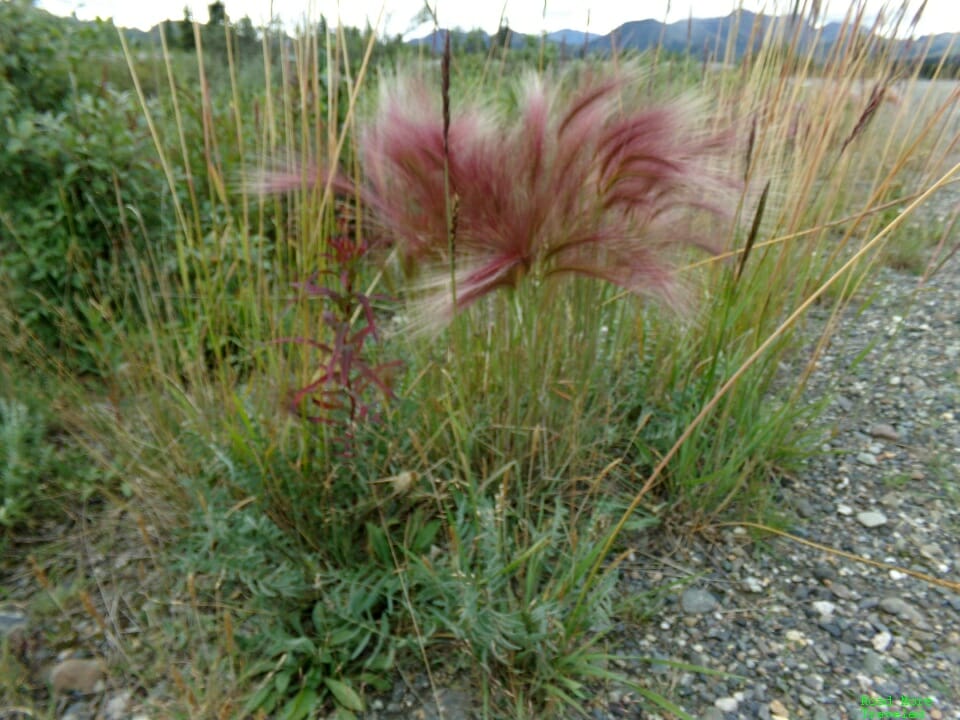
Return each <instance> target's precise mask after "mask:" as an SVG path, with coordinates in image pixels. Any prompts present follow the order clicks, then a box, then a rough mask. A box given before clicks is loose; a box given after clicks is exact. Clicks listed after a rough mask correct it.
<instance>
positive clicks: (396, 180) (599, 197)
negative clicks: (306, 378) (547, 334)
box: [263, 71, 736, 325]
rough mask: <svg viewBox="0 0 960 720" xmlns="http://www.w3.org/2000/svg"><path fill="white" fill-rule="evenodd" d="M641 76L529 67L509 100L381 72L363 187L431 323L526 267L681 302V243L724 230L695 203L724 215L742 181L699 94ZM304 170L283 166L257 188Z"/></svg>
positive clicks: (274, 186) (706, 239)
mask: <svg viewBox="0 0 960 720" xmlns="http://www.w3.org/2000/svg"><path fill="white" fill-rule="evenodd" d="M637 80H638V78H637V77H635V76H633V75H631V73H629V72H627V71H622V72H620V73H619V74H617V75H615V76H614V75H609V76H607V75H604V74H599V73H595V74H589V73H588V74H584V75H583V76H582V77H580V78H576V79H574V80H573V82H572V85H573V87H568V85H570V84H571V83H570V82H564V81H562V80H558V79H555V78H550V77H543V76H537V75H530V76H528V77H526V78H525V79H524V80H523V81H522V83H521V84H520V86H519V89H518V91H517V110H516V114H515V115H514V114H513V113H507V112H504V111H501V110H498V109H497V108H495V107H493V106H492V105H490V104H484V103H482V102H479V101H471V102H467V103H463V104H460V105H459V106H457V107H455V108H453V110H448V108H447V107H446V106H444V107H443V108H442V109H441V106H440V101H441V95H443V93H438V92H437V91H436V90H435V89H433V88H431V87H430V86H429V85H428V84H427V83H426V82H425V81H424V79H423V78H422V77H418V76H410V75H402V74H401V75H397V76H395V77H393V78H391V79H389V80H387V81H384V82H383V84H382V86H381V88H380V96H379V103H378V105H377V108H376V110H375V112H374V113H373V115H372V117H370V119H369V120H368V121H367V122H366V123H365V124H364V125H363V126H362V127H361V129H360V133H359V147H360V153H361V158H362V161H363V169H364V181H363V184H362V186H361V192H360V198H361V200H362V202H363V203H364V204H365V205H366V206H367V208H368V209H369V210H370V212H371V214H372V216H373V220H374V223H373V224H374V228H375V229H374V232H375V233H376V234H377V235H378V236H379V239H380V240H381V241H383V242H385V243H390V244H394V245H395V246H396V247H397V248H398V249H399V251H400V253H401V255H402V257H403V258H404V259H405V260H406V262H407V264H408V266H414V267H416V268H417V269H418V270H419V271H420V272H421V277H420V283H419V285H418V287H419V289H420V290H421V291H423V292H422V295H421V296H420V298H419V300H420V302H419V306H420V309H421V310H422V311H423V313H424V316H423V320H424V321H425V322H426V323H427V324H433V325H440V324H443V323H445V322H447V321H449V319H450V318H451V317H452V316H453V315H454V314H455V312H457V311H461V310H463V309H465V308H467V307H468V306H470V305H472V304H473V303H475V302H476V301H478V300H479V299H480V298H483V297H485V296H487V295H489V294H490V293H492V292H494V291H495V290H498V289H500V288H515V287H517V286H518V284H519V283H520V282H521V281H522V280H524V278H528V277H530V278H533V279H534V281H535V282H540V281H542V280H545V279H547V278H549V277H551V276H556V275H565V274H579V275H585V276H589V277H593V278H599V279H601V280H605V281H608V282H610V283H613V284H615V285H617V286H619V287H621V288H623V289H625V290H628V291H630V292H631V293H635V294H637V295H647V296H652V297H655V298H658V299H660V300H663V301H665V302H666V303H667V304H668V305H670V306H672V307H676V308H680V307H683V305H684V294H683V293H682V292H681V291H680V289H679V286H678V283H677V280H676V277H675V274H674V258H675V257H676V254H677V251H678V250H681V249H683V248H684V247H688V246H694V247H698V248H701V249H703V250H706V251H708V252H717V251H719V250H721V249H722V248H723V246H724V243H725V240H726V233H727V230H726V228H724V227H723V226H722V225H720V224H718V223H714V224H712V225H709V226H707V225H704V223H703V222H702V218H703V217H704V216H712V217H713V219H714V220H717V219H724V218H726V216H727V215H728V212H729V208H730V207H732V206H733V204H734V203H733V202H732V200H733V199H734V195H735V191H736V183H735V182H734V181H733V180H732V178H731V176H730V175H729V174H728V173H727V172H725V171H724V169H722V167H721V165H720V164H718V160H719V159H720V158H722V157H724V155H725V151H726V150H727V149H728V148H729V146H730V137H729V135H718V134H710V133H708V132H705V131H704V130H703V128H702V127H701V126H702V123H701V118H700V117H699V116H698V113H699V112H700V111H699V110H698V108H697V107H696V106H695V104H693V103H689V102H687V103H684V102H679V101H678V102H673V103H660V102H657V103H647V104H646V105H645V104H644V103H643V102H642V98H640V97H638V96H637V93H636V92H635V91H636V85H638V84H639V83H637V82H636V81H637ZM448 112H449V113H450V115H449V119H448V117H447V113H448ZM317 177H318V178H321V177H323V175H322V174H318V175H317ZM302 181H303V179H302V177H301V176H299V175H298V173H296V172H294V173H290V174H285V175H284V174H277V175H272V176H269V177H267V178H266V182H264V183H263V187H264V189H267V190H273V191H281V190H287V189H294V188H298V187H301V186H302ZM340 184H341V185H342V186H343V187H346V186H347V185H348V183H346V182H341V183H340ZM451 197H452V198H454V199H455V202H451ZM450 207H455V208H456V211H457V212H456V220H457V222H456V243H455V247H456V253H457V257H456V258H450V257H449V254H450V252H451V250H452V248H453V247H454V245H453V244H452V243H450V237H449V234H450V222H449V210H450ZM451 260H454V261H455V267H456V273H455V276H453V277H451V274H450V272H449V267H450V262H451Z"/></svg>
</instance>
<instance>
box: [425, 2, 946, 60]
mask: <svg viewBox="0 0 960 720" xmlns="http://www.w3.org/2000/svg"><path fill="white" fill-rule="evenodd" d="M798 22H800V23H802V26H801V27H800V28H799V36H798V44H799V50H800V51H802V52H806V51H808V50H810V49H811V48H813V49H814V50H815V51H816V53H817V55H819V56H825V55H826V54H827V53H828V52H829V51H830V50H831V49H832V48H833V46H834V45H835V44H836V43H837V41H838V40H839V38H840V34H841V30H842V28H843V25H842V24H841V23H838V22H833V23H828V24H827V25H825V26H823V27H822V28H817V27H815V26H813V25H811V24H810V23H808V22H807V21H806V20H805V19H799V20H798V19H797V18H796V17H794V16H792V15H780V16H767V15H757V14H755V13H752V12H749V11H746V10H742V11H739V12H734V13H731V14H730V15H727V16H726V17H716V18H703V19H699V18H691V19H689V20H680V21H678V22H673V23H662V22H660V21H658V20H636V21H632V22H627V23H624V24H623V25H621V26H620V27H618V28H616V29H615V30H613V32H610V33H608V34H607V35H602V36H598V35H589V36H588V35H587V34H586V33H583V32H580V31H578V30H558V31H557V32H552V33H548V34H547V36H546V39H547V41H548V42H552V43H556V44H561V43H562V44H564V45H566V46H567V47H568V48H570V51H571V52H576V51H578V50H579V49H581V48H583V47H584V46H586V49H587V52H590V53H597V54H608V53H610V52H611V51H612V50H614V49H616V50H617V51H618V52H623V51H628V50H632V51H643V50H649V49H651V48H654V47H657V46H658V45H659V46H660V47H661V48H662V49H664V50H667V51H672V52H681V53H687V52H689V53H695V54H696V55H699V56H704V55H706V56H709V57H715V58H719V59H722V58H723V56H724V53H725V52H726V49H727V47H728V43H729V42H731V41H732V43H733V45H732V49H733V53H734V56H735V58H736V59H739V58H741V57H743V56H744V55H745V54H746V53H747V51H748V50H749V49H750V44H751V42H752V43H753V46H754V47H753V49H754V50H756V49H758V48H759V46H760V43H761V41H762V39H763V37H764V36H765V35H766V34H767V33H768V31H770V30H771V29H780V30H782V32H783V37H785V38H792V37H793V34H794V32H795V31H796V30H797V28H796V23H798ZM755 25H756V27H755ZM777 25H780V26H782V27H780V28H775V26H777ZM446 32H447V31H446V30H437V31H434V32H432V33H430V34H429V35H427V36H426V37H422V38H418V39H415V40H410V41H408V42H409V44H413V45H423V46H428V47H430V48H432V49H436V50H437V51H439V50H440V49H442V48H443V43H444V39H445V37H446ZM863 32H868V30H864V31H863ZM477 33H480V34H481V35H482V37H483V40H484V42H485V44H486V46H487V47H489V43H490V41H491V39H492V38H493V37H495V36H491V35H489V34H487V33H485V32H483V31H477V30H474V31H471V32H469V33H468V32H467V31H463V30H459V29H457V30H453V31H452V38H451V39H452V41H453V43H454V44H457V45H462V44H463V43H464V42H465V41H466V38H467V36H468V35H471V36H472V37H473V38H476V34H477ZM956 35H957V34H956V33H941V34H938V35H926V36H924V37H921V38H917V39H914V40H913V41H908V40H893V41H890V42H894V43H896V45H897V47H896V48H894V50H898V51H903V52H904V53H905V55H906V56H907V57H916V56H919V55H920V54H922V53H923V52H924V51H926V54H927V56H928V57H939V56H942V55H943V54H944V53H946V52H947V51H948V50H950V48H951V43H953V48H952V50H951V53H952V54H957V53H960V38H956ZM531 40H532V41H535V42H539V41H540V36H537V35H532V36H531V35H523V34H520V33H511V38H510V45H511V47H514V48H517V47H523V46H524V45H526V44H527V43H528V42H530V41H531ZM928 45H929V49H927V48H928Z"/></svg>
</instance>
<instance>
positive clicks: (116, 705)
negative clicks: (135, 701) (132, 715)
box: [103, 690, 133, 720]
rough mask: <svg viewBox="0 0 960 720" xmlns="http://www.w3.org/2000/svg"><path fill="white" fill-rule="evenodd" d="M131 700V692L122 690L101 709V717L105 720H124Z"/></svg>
mask: <svg viewBox="0 0 960 720" xmlns="http://www.w3.org/2000/svg"><path fill="white" fill-rule="evenodd" d="M132 698H133V692H132V691H130V690H123V691H122V692H118V693H117V694H116V695H113V696H112V697H111V698H110V699H109V700H107V703H106V705H105V706H104V708H103V716H104V717H105V718H106V720H126V718H127V716H128V713H129V710H130V700H131V699H132Z"/></svg>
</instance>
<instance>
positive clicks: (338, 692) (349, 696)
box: [323, 678, 363, 712]
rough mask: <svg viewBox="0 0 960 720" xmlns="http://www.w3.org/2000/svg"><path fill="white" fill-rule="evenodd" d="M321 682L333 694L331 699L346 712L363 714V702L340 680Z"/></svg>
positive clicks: (329, 679) (324, 680) (331, 679)
mask: <svg viewBox="0 0 960 720" xmlns="http://www.w3.org/2000/svg"><path fill="white" fill-rule="evenodd" d="M323 682H324V683H325V684H326V686H327V689H328V690H330V692H331V693H332V694H333V697H334V698H335V699H336V701H337V702H338V703H340V705H342V706H343V707H345V708H346V709H347V710H356V711H357V712H363V700H361V699H360V696H359V695H357V693H356V691H355V690H354V689H353V688H352V687H350V686H349V685H347V684H346V683H345V682H342V681H340V680H334V679H333V678H324V679H323Z"/></svg>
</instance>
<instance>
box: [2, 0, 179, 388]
mask: <svg viewBox="0 0 960 720" xmlns="http://www.w3.org/2000/svg"><path fill="white" fill-rule="evenodd" d="M106 31H107V29H106V28H103V27H99V29H98V28H96V27H89V26H80V25H77V24H75V23H72V22H71V21H62V20H55V19H53V18H52V17H51V16H48V15H47V14H46V13H43V12H41V11H39V10H35V9H32V8H30V7H28V6H25V5H23V4H22V3H18V2H17V3H4V4H3V5H0V48H2V50H3V52H2V53H0V54H2V56H3V60H2V62H3V74H2V76H0V114H2V115H4V116H5V117H4V120H3V128H2V133H0V278H2V281H0V298H2V301H3V302H4V303H5V304H7V305H8V306H10V307H11V308H12V309H13V314H14V316H15V318H16V320H17V321H18V323H19V324H20V325H21V326H22V329H23V330H25V331H27V332H28V333H29V334H30V335H32V336H34V337H36V338H37V339H39V340H40V341H41V342H42V343H43V345H44V346H46V347H47V348H49V349H50V350H52V351H54V352H56V353H57V354H58V355H60V356H62V357H66V359H68V360H70V361H72V362H73V363H74V364H75V365H76V366H78V367H79V369H81V370H84V371H92V370H95V369H96V363H97V359H96V358H91V357H89V351H88V349H86V348H81V342H80V340H81V338H82V335H83V332H84V330H86V329H88V328H89V321H88V315H89V311H90V309H91V302H93V303H95V304H96V305H98V306H103V305H111V306H112V305H117V304H119V303H120V302H121V300H122V295H123V283H124V279H123V277H122V275H123V273H122V269H123V267H124V259H125V257H126V255H127V253H128V250H129V249H130V247H131V244H134V243H136V242H139V243H141V244H142V239H143V237H144V235H145V230H150V231H152V233H155V232H156V230H157V228H160V227H162V221H161V218H162V217H163V210H164V208H163V205H162V202H158V200H157V199H158V197H159V196H160V192H161V190H162V184H161V183H162V180H161V177H160V174H159V173H158V172H157V163H156V160H155V159H154V153H153V152H152V142H151V139H150V136H149V133H148V132H147V128H146V123H145V121H144V119H143V114H142V110H141V108H140V105H139V103H138V102H137V101H136V98H135V97H134V96H133V95H132V94H131V93H129V92H125V91H124V90H123V89H121V88H117V87H114V86H112V85H111V84H110V83H109V82H107V81H106V80H105V78H106V77H107V76H108V75H109V73H108V72H107V71H106V70H104V72H103V73H102V74H101V76H100V77H101V82H99V83H98V82H97V81H96V80H95V79H94V75H95V70H93V69H92V68H91V65H96V63H95V62H92V58H100V59H101V60H102V64H103V66H104V68H107V67H108V66H112V65H113V64H115V63H116V62H117V60H122V58H120V57H119V54H118V53H117V52H115V51H114V52H113V55H115V56H116V57H110V55H109V53H110V52H111V51H110V46H109V45H108V44H107V40H106V37H105V35H104V33H105V32H106ZM113 44H114V45H116V42H115V41H114V43H113ZM78 331H79V332H78Z"/></svg>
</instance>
